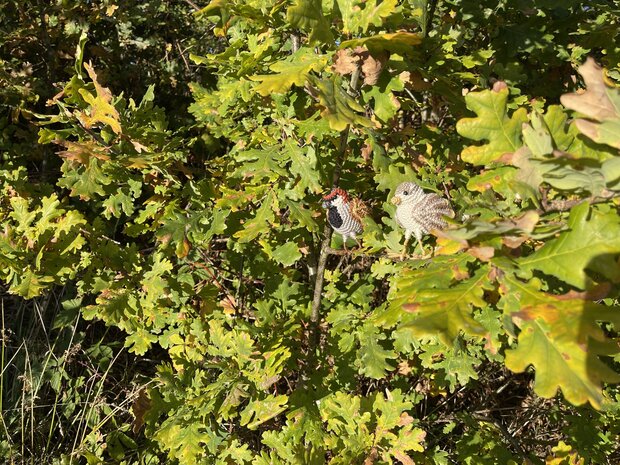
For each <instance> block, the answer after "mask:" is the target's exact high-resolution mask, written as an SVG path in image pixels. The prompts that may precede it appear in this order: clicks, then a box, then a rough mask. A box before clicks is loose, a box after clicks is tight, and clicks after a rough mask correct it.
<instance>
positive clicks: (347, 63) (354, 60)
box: [332, 48, 360, 76]
mask: <svg viewBox="0 0 620 465" xmlns="http://www.w3.org/2000/svg"><path fill="white" fill-rule="evenodd" d="M359 61H360V57H359V55H356V54H354V53H353V50H351V49H350V48H346V49H343V50H338V51H337V52H336V54H335V55H334V64H333V65H332V70H333V71H334V72H336V73H338V74H340V75H342V76H344V75H345V74H351V73H353V72H354V71H355V70H356V69H357V68H358V66H359Z"/></svg>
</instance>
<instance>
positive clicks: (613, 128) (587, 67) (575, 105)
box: [560, 58, 620, 148]
mask: <svg viewBox="0 0 620 465" xmlns="http://www.w3.org/2000/svg"><path fill="white" fill-rule="evenodd" d="M578 71H579V74H581V76H582V77H583V81H584V83H585V85H586V90H585V91H578V92H573V93H571V94H565V95H562V97H560V101H561V102H562V104H563V105H564V106H565V107H566V108H570V109H571V110H574V111H577V112H579V113H581V114H583V115H584V116H585V117H586V118H588V119H577V120H575V125H576V126H577V129H579V131H581V133H582V134H584V135H585V136H587V137H589V138H590V139H592V140H593V141H595V142H598V143H600V144H607V145H610V146H612V147H615V148H620V110H619V109H620V90H618V89H617V88H613V87H610V86H608V85H607V84H606V83H605V79H604V78H605V77H604V72H603V68H601V67H600V66H599V65H597V64H596V62H595V61H594V59H593V58H588V59H587V60H586V62H585V63H584V64H583V65H581V66H580V67H579V69H578ZM589 120H594V121H589Z"/></svg>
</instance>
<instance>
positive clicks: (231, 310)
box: [220, 294, 237, 315]
mask: <svg viewBox="0 0 620 465" xmlns="http://www.w3.org/2000/svg"><path fill="white" fill-rule="evenodd" d="M220 307H222V308H223V309H224V313H225V314H226V315H234V314H235V313H236V311H237V299H235V297H234V296H232V295H230V294H228V295H227V296H226V297H224V298H223V299H222V300H221V301H220Z"/></svg>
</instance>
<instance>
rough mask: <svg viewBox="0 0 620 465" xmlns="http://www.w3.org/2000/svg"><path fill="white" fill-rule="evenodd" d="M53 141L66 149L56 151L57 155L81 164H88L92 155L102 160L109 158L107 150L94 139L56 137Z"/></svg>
mask: <svg viewBox="0 0 620 465" xmlns="http://www.w3.org/2000/svg"><path fill="white" fill-rule="evenodd" d="M54 143H55V144H58V145H61V146H63V147H65V148H66V150H62V151H60V152H58V156H60V157H62V158H66V159H67V160H71V161H76V162H78V163H80V164H82V165H88V164H89V162H90V159H91V158H92V157H94V158H97V159H99V160H103V161H107V160H109V159H110V156H109V155H108V154H107V153H106V152H107V151H108V150H107V149H106V148H104V147H101V146H100V145H99V144H97V143H96V142H94V141H88V140H86V141H82V142H71V141H69V140H59V139H57V140H55V141H54Z"/></svg>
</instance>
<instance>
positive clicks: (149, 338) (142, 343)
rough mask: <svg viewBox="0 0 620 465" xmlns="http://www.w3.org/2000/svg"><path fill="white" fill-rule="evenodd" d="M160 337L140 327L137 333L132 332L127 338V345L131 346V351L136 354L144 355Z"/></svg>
mask: <svg viewBox="0 0 620 465" xmlns="http://www.w3.org/2000/svg"><path fill="white" fill-rule="evenodd" d="M158 339H159V338H158V337H157V336H155V335H154V334H151V333H150V332H148V331H147V330H146V329H144V328H138V330H137V331H136V332H135V333H132V334H130V335H129V336H127V339H125V347H129V352H133V353H134V354H136V355H144V354H145V353H146V351H147V350H149V349H150V347H151V344H153V343H155V342H157V340H158Z"/></svg>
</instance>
